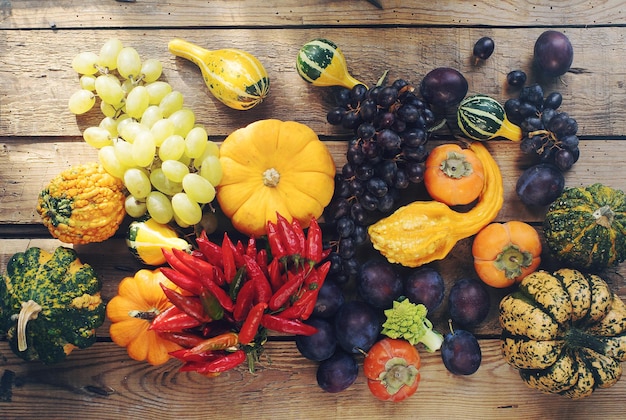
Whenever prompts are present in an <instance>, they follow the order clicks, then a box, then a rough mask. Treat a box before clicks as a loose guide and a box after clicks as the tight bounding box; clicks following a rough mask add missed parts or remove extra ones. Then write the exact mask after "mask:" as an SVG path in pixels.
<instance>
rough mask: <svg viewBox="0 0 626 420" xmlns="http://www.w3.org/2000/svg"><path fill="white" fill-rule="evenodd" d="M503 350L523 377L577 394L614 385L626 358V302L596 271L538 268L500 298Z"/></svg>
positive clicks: (557, 390) (548, 390)
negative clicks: (548, 270) (539, 269)
mask: <svg viewBox="0 0 626 420" xmlns="http://www.w3.org/2000/svg"><path fill="white" fill-rule="evenodd" d="M500 325H501V326H502V329H503V333H502V352H503V355H504V358H505V360H506V361H507V362H508V363H509V364H510V365H512V366H513V367H515V368H517V369H519V373H520V376H521V377H522V380H523V381H524V382H525V383H526V384H527V385H529V386H530V387H531V388H535V389H538V390H540V391H542V392H546V393H553V394H559V395H564V396H566V397H569V398H573V399H578V398H583V397H587V396H589V395H591V394H592V393H593V391H594V390H595V389H598V388H608V387H610V386H612V385H614V384H615V383H616V382H617V381H618V380H619V378H620V376H621V374H622V366H621V364H620V363H621V362H624V361H626V351H625V350H624V349H625V346H626V305H625V304H624V302H623V301H622V300H621V299H620V298H619V297H618V296H617V295H616V294H615V293H613V292H612V291H611V289H610V288H609V286H608V284H607V283H606V282H605V281H604V280H603V279H602V278H600V277H599V276H597V275H594V274H583V273H582V272H580V271H577V270H573V269H568V268H562V269H560V270H557V271H555V272H554V273H549V272H546V271H537V272H535V273H532V274H529V275H528V276H526V277H525V278H524V280H522V282H521V283H520V285H519V289H518V290H517V291H515V292H513V293H511V294H509V295H507V296H505V297H504V298H503V299H502V300H501V302H500Z"/></svg>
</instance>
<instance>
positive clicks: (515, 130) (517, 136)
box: [492, 117, 522, 141]
mask: <svg viewBox="0 0 626 420" xmlns="http://www.w3.org/2000/svg"><path fill="white" fill-rule="evenodd" d="M495 137H504V138H505V139H509V140H511V141H521V140H522V129H521V128H520V127H519V126H517V125H515V124H513V123H512V122H511V121H509V120H508V119H507V118H506V117H504V120H503V121H502V125H501V126H500V128H499V129H498V131H496V134H494V136H493V137H492V138H495Z"/></svg>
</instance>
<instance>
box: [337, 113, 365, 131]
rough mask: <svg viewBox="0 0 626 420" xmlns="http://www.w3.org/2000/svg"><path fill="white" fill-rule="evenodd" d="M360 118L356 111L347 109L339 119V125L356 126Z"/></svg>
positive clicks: (344, 126) (345, 126)
mask: <svg viewBox="0 0 626 420" xmlns="http://www.w3.org/2000/svg"><path fill="white" fill-rule="evenodd" d="M360 122H361V120H360V118H359V114H357V113H356V112H352V111H348V112H345V113H344V114H343V118H342V119H341V126H342V127H343V128H352V129H354V128H356V127H357V126H358V125H359V124H360Z"/></svg>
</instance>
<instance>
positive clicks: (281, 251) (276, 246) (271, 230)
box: [266, 221, 287, 259]
mask: <svg viewBox="0 0 626 420" xmlns="http://www.w3.org/2000/svg"><path fill="white" fill-rule="evenodd" d="M266 231H267V240H268V242H269V245H270V251H272V257H273V258H275V259H281V258H283V257H285V256H286V255H287V250H286V249H285V245H283V242H282V240H281V238H280V235H279V234H278V229H277V227H276V225H275V224H274V223H272V222H270V221H268V222H267V229H266Z"/></svg>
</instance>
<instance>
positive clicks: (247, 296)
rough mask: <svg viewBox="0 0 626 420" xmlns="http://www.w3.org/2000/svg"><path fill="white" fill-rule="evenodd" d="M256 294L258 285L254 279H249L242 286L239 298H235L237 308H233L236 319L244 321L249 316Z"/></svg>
mask: <svg viewBox="0 0 626 420" xmlns="http://www.w3.org/2000/svg"><path fill="white" fill-rule="evenodd" d="M255 296H256V286H255V284H254V282H253V281H251V280H248V281H247V282H245V283H244V284H243V286H241V289H239V293H238V294H237V299H236V300H235V308H234V309H233V318H234V319H235V321H237V322H239V321H243V320H244V319H246V317H247V316H248V312H249V311H250V309H251V308H252V305H253V304H254V298H255Z"/></svg>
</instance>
